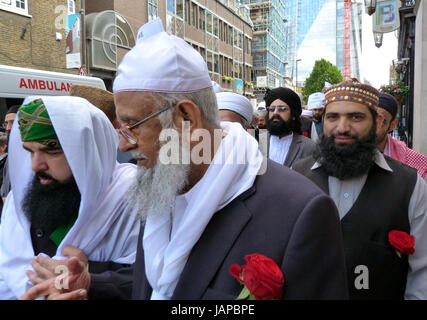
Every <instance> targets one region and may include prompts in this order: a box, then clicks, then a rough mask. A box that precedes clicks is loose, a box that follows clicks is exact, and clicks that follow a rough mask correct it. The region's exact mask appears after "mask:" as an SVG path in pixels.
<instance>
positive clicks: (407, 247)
mask: <svg viewBox="0 0 427 320" xmlns="http://www.w3.org/2000/svg"><path fill="white" fill-rule="evenodd" d="M388 241H389V242H390V244H391V246H392V247H393V248H395V249H396V253H397V255H398V256H399V258H401V257H402V254H413V253H414V252H415V250H414V246H415V241H414V237H413V236H411V235H409V234H407V233H406V232H403V231H399V230H392V231H390V232H389V233H388Z"/></svg>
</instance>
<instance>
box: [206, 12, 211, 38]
mask: <svg viewBox="0 0 427 320" xmlns="http://www.w3.org/2000/svg"><path fill="white" fill-rule="evenodd" d="M206 26H207V28H206V31H207V32H208V33H212V13H210V12H206Z"/></svg>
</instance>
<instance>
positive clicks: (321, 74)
mask: <svg viewBox="0 0 427 320" xmlns="http://www.w3.org/2000/svg"><path fill="white" fill-rule="evenodd" d="M341 81H343V77H342V74H341V71H340V70H339V69H338V68H337V67H336V66H334V65H333V64H332V63H330V62H329V61H327V60H325V59H321V60H317V61H316V62H315V63H314V67H313V70H312V71H311V73H310V76H309V77H308V78H307V79H306V80H305V86H304V88H302V95H303V99H304V103H307V100H308V96H309V95H310V94H312V93H314V92H321V91H322V89H323V87H324V85H325V82H329V83H330V84H335V83H338V82H341Z"/></svg>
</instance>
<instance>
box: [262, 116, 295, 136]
mask: <svg viewBox="0 0 427 320" xmlns="http://www.w3.org/2000/svg"><path fill="white" fill-rule="evenodd" d="M273 119H278V120H279V122H274V121H273ZM266 127H267V130H268V132H270V134H271V135H273V136H282V135H288V134H290V133H291V131H292V119H291V118H290V119H289V120H288V121H284V120H283V119H282V118H281V117H280V116H278V115H275V116H273V117H271V118H270V119H266Z"/></svg>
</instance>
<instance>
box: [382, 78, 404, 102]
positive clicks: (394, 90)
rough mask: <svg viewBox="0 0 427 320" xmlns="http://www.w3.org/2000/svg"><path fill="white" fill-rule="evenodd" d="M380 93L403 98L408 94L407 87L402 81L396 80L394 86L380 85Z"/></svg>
mask: <svg viewBox="0 0 427 320" xmlns="http://www.w3.org/2000/svg"><path fill="white" fill-rule="evenodd" d="M380 91H382V92H385V93H388V94H391V95H392V96H401V97H402V98H405V97H406V95H407V94H408V93H409V87H408V86H407V85H405V83H404V82H403V81H401V80H397V81H396V83H394V84H388V85H382V86H381V88H380Z"/></svg>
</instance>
